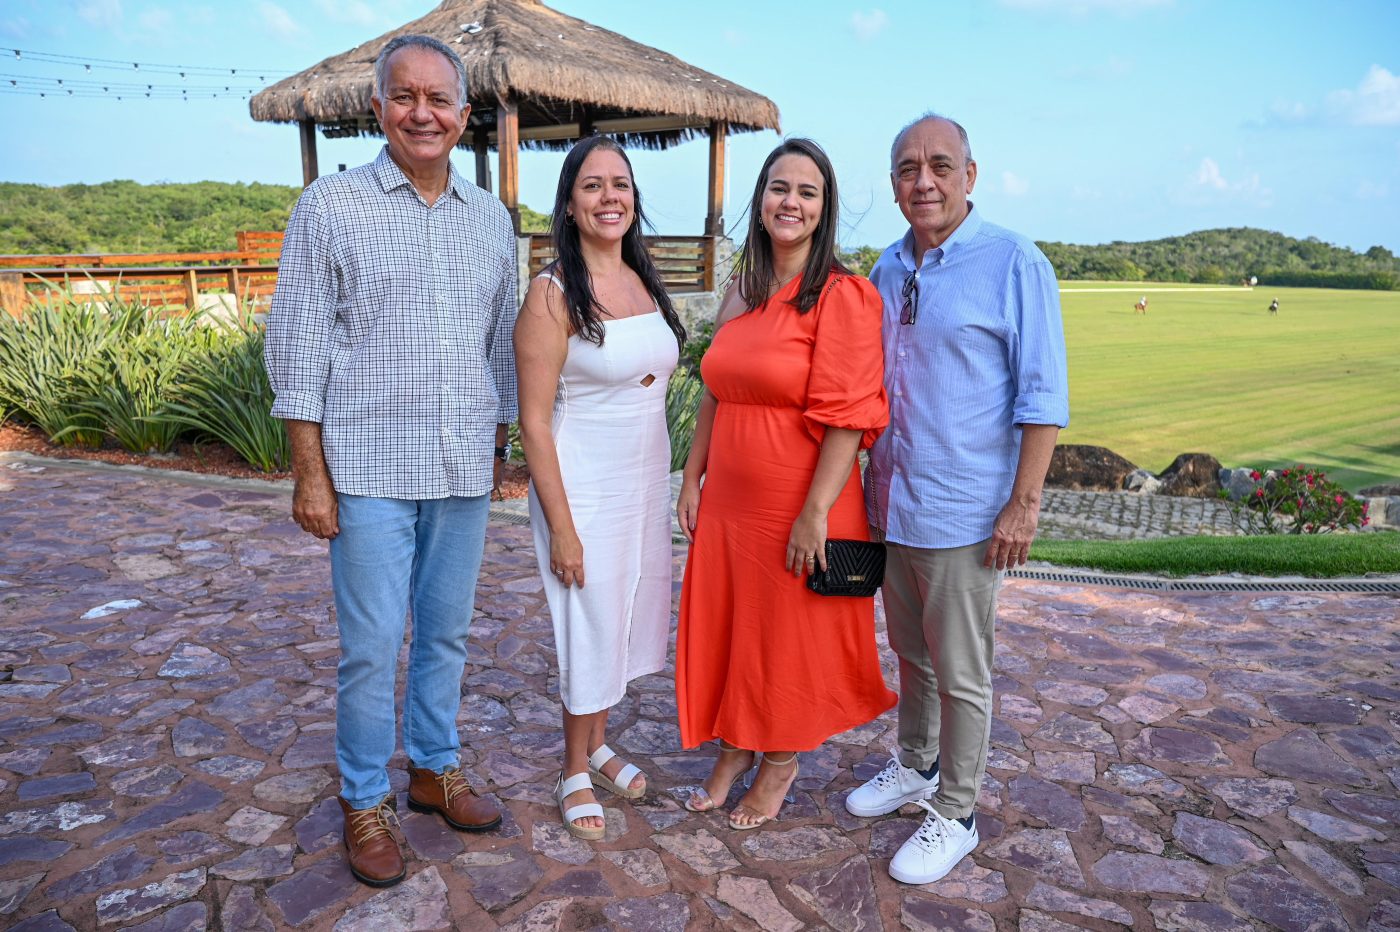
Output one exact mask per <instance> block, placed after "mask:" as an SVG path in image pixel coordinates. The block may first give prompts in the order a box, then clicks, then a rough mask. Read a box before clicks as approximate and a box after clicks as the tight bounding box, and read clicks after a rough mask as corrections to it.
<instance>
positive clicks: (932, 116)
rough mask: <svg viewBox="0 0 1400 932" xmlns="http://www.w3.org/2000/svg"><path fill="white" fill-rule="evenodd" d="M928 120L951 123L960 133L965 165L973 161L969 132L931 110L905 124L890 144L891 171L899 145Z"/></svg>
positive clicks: (956, 122) (897, 155) (952, 120)
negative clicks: (907, 134) (906, 135)
mask: <svg viewBox="0 0 1400 932" xmlns="http://www.w3.org/2000/svg"><path fill="white" fill-rule="evenodd" d="M927 120H942V121H943V122H944V123H951V124H952V126H953V128H954V129H956V130H957V131H958V138H959V139H961V140H962V150H963V164H964V165H966V164H967V163H968V162H971V161H972V143H970V142H968V141H967V130H965V129H963V125H962V124H961V123H959V122H958V121H957V120H954V119H952V118H951V117H945V116H944V115H943V114H941V113H934V112H933V111H932V110H930V111H928V112H927V113H925V114H924V115H923V116H919V117H915V118H914V119H912V120H910V121H909V122H908V123H905V124H904V128H903V129H901V130H900V131H899V132H897V133H895V135H894V142H892V143H890V171H894V167H895V166H894V160H895V159H896V158H898V157H899V144H900V143H901V142H903V141H904V134H905V133H907V132H909V131H910V130H911V129H913V128H914V127H916V126H918V125H919V124H920V123H923V122H925V121H927Z"/></svg>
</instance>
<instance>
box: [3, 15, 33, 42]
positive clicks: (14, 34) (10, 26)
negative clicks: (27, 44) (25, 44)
mask: <svg viewBox="0 0 1400 932" xmlns="http://www.w3.org/2000/svg"><path fill="white" fill-rule="evenodd" d="M29 30H30V26H29V20H27V19H25V18H24V17H23V16H16V17H15V18H14V19H0V36H8V37H10V38H12V39H28V38H29Z"/></svg>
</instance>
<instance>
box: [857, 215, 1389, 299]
mask: <svg viewBox="0 0 1400 932" xmlns="http://www.w3.org/2000/svg"><path fill="white" fill-rule="evenodd" d="M1036 245H1037V246H1039V247H1040V248H1041V250H1042V251H1043V252H1044V253H1045V255H1046V257H1047V258H1048V259H1049V260H1050V262H1051V264H1052V265H1054V266H1055V272H1056V274H1057V275H1058V276H1059V278H1060V279H1061V280H1074V279H1090V280H1098V281H1130V282H1138V281H1145V282H1200V283H1208V284H1230V285H1233V284H1239V283H1240V282H1242V281H1245V280H1247V279H1249V278H1258V279H1259V284H1261V285H1292V286H1296V287H1304V288H1362V289H1375V290H1380V291H1393V290H1400V259H1397V258H1396V257H1395V256H1394V255H1392V254H1391V252H1390V250H1388V249H1386V248H1385V247H1384V246H1372V247H1371V248H1370V249H1368V250H1366V251H1365V252H1364V253H1358V252H1353V251H1352V250H1350V249H1344V248H1342V247H1340V246H1333V245H1331V244H1330V243H1324V242H1322V241H1321V240H1318V239H1317V238H1315V237H1309V238H1308V239H1295V238H1293V237H1291V236H1284V235H1283V234H1282V233H1274V232H1271V231H1269V230H1257V229H1253V228H1250V227H1236V228H1232V229H1224V230H1201V231H1199V232H1196V233H1188V234H1186V235H1185V236H1172V237H1168V238H1166V239H1156V240H1149V241H1147V242H1142V243H1125V242H1113V243H1105V244H1103V245H1098V246H1080V245H1076V244H1073V243H1049V242H1037V243H1036ZM880 253H881V250H880V249H877V248H875V247H873V246H856V247H853V248H851V249H847V250H843V251H842V252H841V259H842V261H843V262H845V263H846V265H848V266H849V267H850V268H851V269H852V270H853V271H856V272H859V273H861V274H862V275H868V274H870V269H871V268H872V267H873V266H874V265H875V261H876V260H877V259H879V258H880Z"/></svg>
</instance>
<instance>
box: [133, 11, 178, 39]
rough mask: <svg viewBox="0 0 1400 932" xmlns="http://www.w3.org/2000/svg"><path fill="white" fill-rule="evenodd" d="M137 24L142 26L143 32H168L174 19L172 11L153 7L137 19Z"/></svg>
mask: <svg viewBox="0 0 1400 932" xmlns="http://www.w3.org/2000/svg"><path fill="white" fill-rule="evenodd" d="M136 22H137V23H138V24H139V25H140V27H141V31H142V32H148V33H159V32H165V31H166V30H168V29H169V28H170V27H171V25H172V23H173V18H172V17H171V15H170V11H169V10H167V9H165V8H164V7H158V6H153V7H151V8H150V9H147V10H145V11H144V12H142V14H141V15H140V16H139V17H137V19H136Z"/></svg>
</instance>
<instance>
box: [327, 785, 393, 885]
mask: <svg viewBox="0 0 1400 932" xmlns="http://www.w3.org/2000/svg"><path fill="white" fill-rule="evenodd" d="M336 799H338V800H340V810H341V812H343V813H344V814H345V851H346V853H347V855H348V857H349V860H350V873H352V874H354V875H355V879H356V880H358V881H360V882H361V883H367V884H369V885H370V886H371V887H392V886H393V885H394V884H396V883H398V882H399V881H400V880H403V875H404V866H403V851H402V850H400V848H399V840H398V839H397V838H395V837H394V833H393V832H391V831H390V830H389V825H390V824H391V823H394V824H397V823H398V821H399V818H398V816H397V815H395V814H394V810H393V809H390V808H389V797H387V796H385V797H384V798H383V799H382V800H380V801H379V805H377V806H373V807H371V808H369V809H351V808H350V804H349V803H347V802H346V801H345V798H344V797H343V796H337V797H336Z"/></svg>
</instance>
